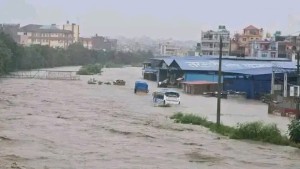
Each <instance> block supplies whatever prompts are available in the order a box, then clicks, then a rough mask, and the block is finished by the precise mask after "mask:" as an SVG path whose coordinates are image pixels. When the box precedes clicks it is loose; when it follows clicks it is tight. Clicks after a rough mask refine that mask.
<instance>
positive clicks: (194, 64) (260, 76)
mask: <svg viewBox="0 0 300 169" xmlns="http://www.w3.org/2000/svg"><path fill="white" fill-rule="evenodd" d="M171 59H172V62H171V64H169V66H168V67H166V68H162V67H160V68H158V75H157V77H158V79H157V82H158V85H159V84H160V83H161V82H163V81H167V82H168V83H169V84H170V85H167V86H180V85H179V83H182V82H183V83H182V84H183V85H184V84H186V83H190V82H197V81H207V82H213V83H216V82H218V64H219V63H218V62H219V61H218V57H214V56H202V57H184V58H171ZM164 60H165V59H162V60H161V61H162V62H165V61H164ZM295 70H296V63H295V62H292V61H290V60H288V59H285V58H251V57H248V58H247V59H246V58H237V57H224V58H223V61H222V77H221V82H222V83H223V88H224V90H234V91H239V92H246V94H247V98H251V99H254V98H258V97H259V96H261V95H263V94H266V93H270V92H271V79H272V73H273V72H274V73H276V76H277V82H278V83H279V85H281V86H282V85H283V74H284V73H285V72H293V71H295ZM293 76H294V75H292V74H289V78H293ZM180 80H181V81H180ZM282 89H283V88H280V89H278V90H280V92H282Z"/></svg>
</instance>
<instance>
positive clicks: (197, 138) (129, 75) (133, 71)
mask: <svg viewBox="0 0 300 169" xmlns="http://www.w3.org/2000/svg"><path fill="white" fill-rule="evenodd" d="M76 68H77V70H78V67H76ZM57 69H60V68H56V69H55V70H57ZM70 69H73V68H70V67H69V68H63V70H70ZM90 77H91V76H81V77H80V79H81V81H53V80H52V81H50V80H49V81H48V80H36V79H26V80H25V79H2V80H1V82H0V83H1V84H0V85H1V88H0V93H1V94H0V138H5V139H0V147H1V151H0V157H1V159H0V168H9V167H10V166H11V164H12V163H14V162H16V163H17V164H18V166H24V167H25V168H28V169H31V168H34V169H39V168H45V167H47V168H62V169H64V168H65V169H67V168H91V169H98V168H125V169H138V168H146V169H147V168H149V169H152V168H175V169H177V168H178V169H183V168H189V169H190V168H191V169H192V168H212V169H218V168H222V169H224V168H225V169H226V168H228V169H240V168H243V169H252V168H258V169H269V168H285V169H294V168H297V167H298V166H299V165H300V162H299V158H300V152H299V150H298V149H296V148H292V147H287V146H275V145H270V144H265V143H257V142H251V141H237V140H231V139H228V138H227V137H223V136H219V135H217V134H215V133H212V132H210V131H209V130H208V129H206V128H203V127H199V126H193V125H184V124H177V123H173V121H172V120H170V119H169V118H168V117H170V116H171V115H173V113H175V112H178V111H181V112H188V113H195V114H197V115H201V116H206V117H208V120H211V121H213V120H214V119H215V112H216V111H215V110H214V109H215V106H214V105H216V99H215V98H204V97H201V96H191V95H186V94H184V93H181V100H182V103H181V105H180V106H172V107H168V108H162V107H154V106H153V103H152V97H151V93H152V92H153V91H155V90H156V89H157V88H156V84H155V83H154V82H149V89H150V92H149V94H147V95H135V94H134V93H133V88H134V82H135V81H136V80H138V79H141V78H142V77H141V68H135V67H127V68H114V69H103V72H102V75H95V76H94V77H95V79H97V80H101V81H114V80H116V79H120V78H121V79H123V80H125V81H126V85H125V86H114V85H110V86H109V85H88V84H87V83H86V82H87V81H88V79H90ZM179 92H181V91H180V90H179ZM241 110H243V112H241ZM264 110H267V106H266V105H264V104H262V103H259V102H252V101H250V102H247V103H244V102H239V101H234V100H222V117H221V120H222V122H223V124H226V125H229V126H235V125H236V123H237V122H239V121H240V122H243V121H247V122H249V121H256V120H257V119H260V120H263V121H266V122H268V121H271V122H275V123H276V124H278V126H285V123H287V124H288V123H289V120H288V119H287V118H282V117H276V116H272V115H268V114H267V111H264ZM285 127H286V126H285ZM281 129H282V130H284V128H281ZM7 166H9V167H7Z"/></svg>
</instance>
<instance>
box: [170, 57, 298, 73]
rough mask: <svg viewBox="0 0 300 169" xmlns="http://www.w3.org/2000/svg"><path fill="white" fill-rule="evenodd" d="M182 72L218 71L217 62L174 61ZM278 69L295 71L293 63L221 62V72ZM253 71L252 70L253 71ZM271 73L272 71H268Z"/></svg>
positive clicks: (201, 60)
mask: <svg viewBox="0 0 300 169" xmlns="http://www.w3.org/2000/svg"><path fill="white" fill-rule="evenodd" d="M174 61H175V62H176V63H177V64H178V65H179V67H180V68H181V69H182V70H196V71H217V70H218V69H219V61H218V60H206V59H198V60H188V59H174ZM273 67H278V68H280V69H296V63H295V62H291V61H289V62H287V61H285V62H283V61H241V60H222V71H223V72H239V71H242V70H245V72H246V71H247V70H248V72H249V73H250V72H251V70H253V69H257V68H261V69H262V70H264V71H266V72H267V71H269V70H268V69H263V68H273ZM257 70H259V69H257ZM253 71H254V70H253ZM270 72H272V71H270Z"/></svg>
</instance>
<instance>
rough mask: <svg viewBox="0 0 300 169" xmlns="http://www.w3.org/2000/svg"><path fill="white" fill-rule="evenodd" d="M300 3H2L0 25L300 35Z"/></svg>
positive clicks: (157, 34) (174, 34)
mask: <svg viewBox="0 0 300 169" xmlns="http://www.w3.org/2000/svg"><path fill="white" fill-rule="evenodd" d="M299 7H300V0H248V1H246V0H0V23H21V24H22V25H25V24H29V23H37V24H48V25H49V24H52V23H56V24H60V25H61V24H63V23H65V22H66V21H67V20H70V22H74V23H77V24H80V26H81V35H82V36H90V35H94V34H95V33H98V34H99V35H104V36H112V37H115V36H119V35H123V36H126V37H139V36H143V35H145V36H149V37H152V38H173V39H181V40H189V39H190V40H198V39H199V38H200V35H201V30H207V29H216V28H217V26H218V25H226V27H227V28H228V29H229V30H230V31H231V33H232V34H233V33H234V32H236V31H241V29H243V28H244V27H246V26H248V25H250V24H252V25H254V26H256V27H258V28H264V29H265V30H266V31H268V32H271V33H273V32H274V31H275V30H281V31H282V32H283V33H285V34H292V33H295V32H297V31H300V10H299V9H297V8H299Z"/></svg>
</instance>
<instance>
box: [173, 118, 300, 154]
mask: <svg viewBox="0 0 300 169" xmlns="http://www.w3.org/2000/svg"><path fill="white" fill-rule="evenodd" d="M170 119H173V120H174V122H176V123H182V124H192V125H199V126H203V127H206V128H208V129H209V130H210V131H212V132H215V133H218V134H221V135H223V136H227V137H229V138H230V139H236V140H253V141H261V142H266V143H271V144H275V145H281V146H291V147H296V148H300V144H297V143H295V142H293V141H291V140H289V138H288V137H287V136H285V135H282V134H281V132H280V130H279V129H278V128H277V125H276V124H264V123H263V122H262V121H257V122H249V123H241V124H238V125H237V126H235V127H229V126H226V125H223V124H220V125H217V124H216V123H213V122H211V121H208V120H207V119H206V118H205V117H200V116H195V115H193V114H183V113H175V114H174V115H172V116H171V117H170Z"/></svg>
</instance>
